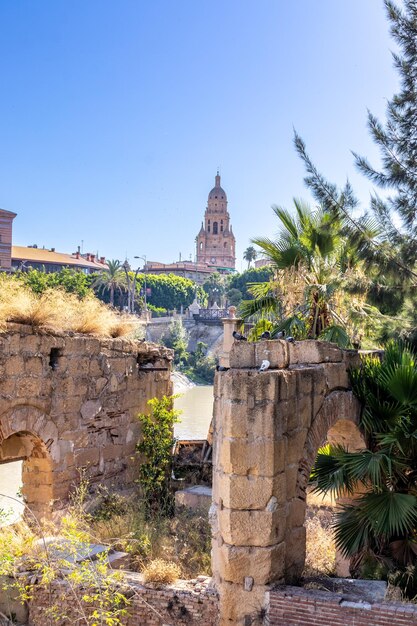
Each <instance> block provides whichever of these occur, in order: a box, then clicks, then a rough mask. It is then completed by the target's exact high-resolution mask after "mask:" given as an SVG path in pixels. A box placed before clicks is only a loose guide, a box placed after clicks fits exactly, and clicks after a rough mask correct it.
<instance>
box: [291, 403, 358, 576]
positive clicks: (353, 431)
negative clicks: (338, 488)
mask: <svg viewBox="0 0 417 626" xmlns="http://www.w3.org/2000/svg"><path fill="white" fill-rule="evenodd" d="M359 413H360V405H359V402H358V401H357V400H356V398H355V397H354V396H353V393H352V392H351V391H334V392H332V393H330V394H329V395H328V396H327V397H326V398H325V400H324V402H323V405H322V407H321V409H320V410H319V412H318V413H317V415H316V417H315V418H314V420H313V421H312V423H311V426H310V428H309V430H308V433H307V437H306V441H305V444H304V450H303V453H302V457H301V459H302V460H301V462H300V463H299V467H298V476H297V483H296V490H295V497H294V498H292V499H291V500H290V502H289V509H290V515H289V516H288V518H287V537H288V541H287V555H286V578H287V579H288V580H291V579H293V580H294V579H297V578H298V577H299V576H300V575H301V574H302V571H303V569H304V566H305V562H306V548H307V551H308V554H307V557H308V558H307V566H308V568H309V569H311V570H314V571H318V570H319V564H320V563H322V564H323V563H324V561H322V560H321V559H322V556H323V552H324V551H327V557H328V563H330V561H331V560H332V559H333V560H334V563H333V566H334V568H335V570H336V574H338V575H341V576H347V575H349V569H348V563H347V561H346V560H344V559H342V558H341V556H340V554H338V553H337V551H336V548H335V547H334V544H333V536H332V530H331V522H332V518H333V515H334V512H335V510H336V509H337V506H338V505H339V503H343V501H334V500H332V499H331V498H330V496H329V497H326V498H324V499H323V497H322V496H321V495H317V494H314V491H313V487H314V486H313V485H311V484H310V483H309V478H310V475H311V470H312V468H313V465H314V462H315V460H316V458H317V454H318V451H319V449H320V448H321V447H322V446H324V445H325V444H327V443H330V444H331V445H333V446H334V445H342V446H343V447H344V448H347V449H349V450H351V451H356V450H361V449H363V448H364V446H365V444H364V440H363V437H362V434H361V432H360V430H359V427H358V421H359ZM320 549H322V550H323V552H322V553H320ZM331 551H333V554H331V553H330V552H331ZM311 557H313V558H311Z"/></svg>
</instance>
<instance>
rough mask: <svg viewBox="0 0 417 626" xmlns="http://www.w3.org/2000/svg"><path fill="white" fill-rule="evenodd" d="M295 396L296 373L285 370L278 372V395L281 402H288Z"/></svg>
mask: <svg viewBox="0 0 417 626" xmlns="http://www.w3.org/2000/svg"><path fill="white" fill-rule="evenodd" d="M296 396H297V372H296V371H294V370H285V371H281V372H279V394H278V398H277V399H279V400H280V401H281V400H290V399H292V398H295V397H296Z"/></svg>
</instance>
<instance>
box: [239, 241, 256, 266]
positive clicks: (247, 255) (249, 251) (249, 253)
mask: <svg viewBox="0 0 417 626" xmlns="http://www.w3.org/2000/svg"><path fill="white" fill-rule="evenodd" d="M257 256H258V253H257V252H256V250H255V248H254V247H253V246H249V247H248V248H246V250H245V252H244V253H243V258H244V259H245V261H247V262H248V269H249V268H250V264H251V263H252V261H254V260H255V259H256V257H257Z"/></svg>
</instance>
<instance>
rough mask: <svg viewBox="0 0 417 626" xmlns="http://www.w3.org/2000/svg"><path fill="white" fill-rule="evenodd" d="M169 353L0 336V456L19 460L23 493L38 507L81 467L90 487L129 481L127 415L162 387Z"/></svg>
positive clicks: (63, 495) (45, 509)
mask: <svg viewBox="0 0 417 626" xmlns="http://www.w3.org/2000/svg"><path fill="white" fill-rule="evenodd" d="M171 358H172V352H171V351H170V350H167V349H166V348H163V347H161V346H156V345H153V344H147V343H144V342H136V341H127V340H125V339H99V338H96V337H92V336H86V335H75V334H73V335H71V334H50V333H43V332H34V331H33V329H32V328H31V327H29V326H24V325H18V324H14V325H10V328H9V330H8V332H6V333H3V334H1V335H0V462H7V461H10V460H14V459H23V460H24V466H23V495H24V496H25V499H26V501H27V503H28V505H30V506H31V507H32V508H33V510H34V511H35V513H38V514H40V515H47V514H48V513H50V511H51V510H52V509H53V508H59V507H60V506H61V505H63V504H64V503H65V502H66V500H67V498H68V494H69V491H70V489H71V485H72V484H73V483H74V481H77V480H78V479H79V471H80V470H81V469H85V470H86V475H87V477H88V479H89V480H90V482H91V484H92V486H94V484H96V483H99V484H108V485H110V484H115V485H117V486H120V487H128V486H130V485H131V484H132V479H133V474H132V468H133V462H132V455H133V453H134V450H135V444H136V442H137V439H138V436H139V423H138V420H137V419H136V416H137V414H138V413H139V412H146V411H147V410H148V407H147V401H148V399H150V398H152V397H154V396H159V397H160V396H162V395H163V394H169V393H170V392H171V383H170V362H171Z"/></svg>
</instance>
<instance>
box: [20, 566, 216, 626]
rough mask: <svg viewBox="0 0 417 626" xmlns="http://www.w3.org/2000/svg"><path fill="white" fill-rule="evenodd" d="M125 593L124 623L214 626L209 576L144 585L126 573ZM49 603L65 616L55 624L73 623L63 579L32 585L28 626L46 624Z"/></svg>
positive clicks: (131, 625)
mask: <svg viewBox="0 0 417 626" xmlns="http://www.w3.org/2000/svg"><path fill="white" fill-rule="evenodd" d="M126 583H128V586H126V589H125V590H124V591H125V593H126V595H127V596H128V597H129V599H130V606H129V607H128V615H127V616H125V617H123V618H122V623H123V624H124V626H138V625H139V624H140V626H167V625H168V624H171V625H174V624H175V626H182V625H184V626H185V625H190V626H193V625H194V626H217V624H218V596H217V593H216V592H215V591H214V589H213V588H211V587H210V586H209V583H210V579H204V578H203V580H202V581H201V582H198V581H187V582H185V581H179V582H177V583H176V584H173V585H150V584H149V585H144V584H143V583H142V582H141V577H140V575H138V574H136V575H135V574H133V573H127V574H126ZM51 603H58V606H59V608H60V611H61V612H66V613H67V616H68V617H67V619H61V620H57V621H55V620H54V624H55V626H73V624H74V620H75V619H76V618H77V616H78V615H77V611H76V610H74V600H73V598H72V597H71V594H69V589H68V586H67V584H66V583H65V582H64V581H61V582H55V583H54V584H53V585H52V587H51V588H49V587H48V588H41V587H37V588H36V587H35V589H34V594H33V599H32V600H31V602H30V605H29V626H45V623H46V622H45V616H46V615H47V610H48V608H50V607H51Z"/></svg>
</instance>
